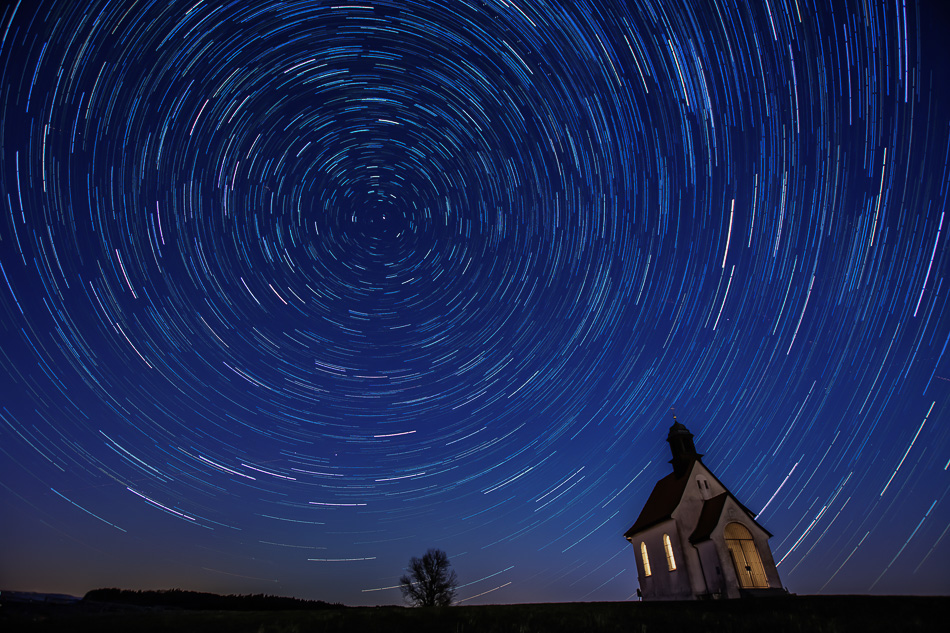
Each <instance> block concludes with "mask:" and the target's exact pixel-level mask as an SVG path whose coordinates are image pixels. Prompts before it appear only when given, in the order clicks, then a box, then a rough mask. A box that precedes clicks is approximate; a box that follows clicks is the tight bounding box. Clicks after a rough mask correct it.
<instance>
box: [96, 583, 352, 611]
mask: <svg viewBox="0 0 950 633" xmlns="http://www.w3.org/2000/svg"><path fill="white" fill-rule="evenodd" d="M83 600H84V601H88V602H110V603H113V604H130V605H136V606H140V607H172V608H178V609H196V610H207V611H292V610H296V611H306V610H314V609H342V608H345V606H346V605H342V604H340V603H329V602H324V601H323V600H300V599H299V598H285V597H282V596H268V595H264V594H262V593H258V594H253V595H244V596H236V595H228V596H220V595H218V594H215V593H202V592H199V591H184V590H183V589H166V590H161V591H132V590H129V589H115V588H110V589H93V590H92V591H90V592H88V593H86V595H85V596H83Z"/></svg>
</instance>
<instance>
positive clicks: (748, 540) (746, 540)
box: [723, 523, 769, 589]
mask: <svg viewBox="0 0 950 633" xmlns="http://www.w3.org/2000/svg"><path fill="white" fill-rule="evenodd" d="M723 536H725V537H726V547H728V548H729V554H731V555H732V562H733V564H735V566H736V576H737V577H738V578H739V586H740V587H743V588H756V589H757V588H766V587H768V586H769V581H768V580H767V579H766V577H765V567H763V566H762V558H761V557H760V556H759V550H757V549H756V547H755V541H754V540H752V534H750V533H749V530H748V529H747V528H746V527H745V526H744V525H742V524H741V523H730V524H729V525H727V526H726V529H725V531H724V532H723Z"/></svg>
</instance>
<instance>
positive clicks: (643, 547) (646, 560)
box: [640, 541, 650, 576]
mask: <svg viewBox="0 0 950 633" xmlns="http://www.w3.org/2000/svg"><path fill="white" fill-rule="evenodd" d="M640 558H642V559H643V575H644V576H649V575H650V557H649V555H647V544H646V543H644V542H643V541H640Z"/></svg>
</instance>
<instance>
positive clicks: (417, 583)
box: [399, 549, 458, 607]
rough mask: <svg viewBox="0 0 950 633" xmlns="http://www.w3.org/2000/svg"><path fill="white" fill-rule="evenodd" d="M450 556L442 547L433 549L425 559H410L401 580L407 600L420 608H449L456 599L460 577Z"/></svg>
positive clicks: (401, 587)
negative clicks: (453, 566) (406, 571)
mask: <svg viewBox="0 0 950 633" xmlns="http://www.w3.org/2000/svg"><path fill="white" fill-rule="evenodd" d="M451 566H452V564H451V563H450V562H449V557H448V556H446V554H445V552H443V551H442V550H440V549H429V550H428V551H426V553H425V555H424V556H423V557H422V558H417V557H415V556H413V557H412V558H411V559H410V560H409V568H408V572H409V573H408V574H405V575H403V576H402V578H400V579H399V584H400V585H401V586H400V589H401V590H402V595H403V598H405V600H406V602H408V603H409V604H411V605H413V606H417V607H447V606H450V605H451V604H452V601H453V600H455V590H456V588H457V587H458V576H456V575H455V572H454V571H453V570H452V569H451Z"/></svg>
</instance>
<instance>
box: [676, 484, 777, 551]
mask: <svg viewBox="0 0 950 633" xmlns="http://www.w3.org/2000/svg"><path fill="white" fill-rule="evenodd" d="M726 499H732V500H733V501H735V502H736V505H738V506H739V507H740V508H741V509H742V511H743V512H745V513H746V514H747V515H748V516H749V519H750V520H751V521H752V523H754V524H755V525H757V526H758V527H759V528H761V529H762V531H763V532H765V533H766V534H767V535H768V536H769V537H771V536H772V533H771V532H769V531H768V530H766V529H765V528H764V527H762V526H761V525H759V522H758V521H756V520H755V513H754V512H752V511H751V510H749V508H747V507H745V506H744V505H742V502H741V501H739V500H738V499H736V497H735V495H733V494H732V493H731V492H729V491H728V490H727V491H726V492H724V493H722V494H718V495H716V496H715V497H712V498H711V499H706V501H704V502H703V509H702V511H701V512H700V513H699V520H698V521H696V528H695V529H694V530H693V533H692V534H690V535H689V542H690V543H694V544H695V543H700V542H702V541H706V540H709V538H710V537H711V536H712V532H713V530H715V529H716V526H717V525H719V518H720V517H721V516H722V511H723V509H724V508H725V507H726Z"/></svg>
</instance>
